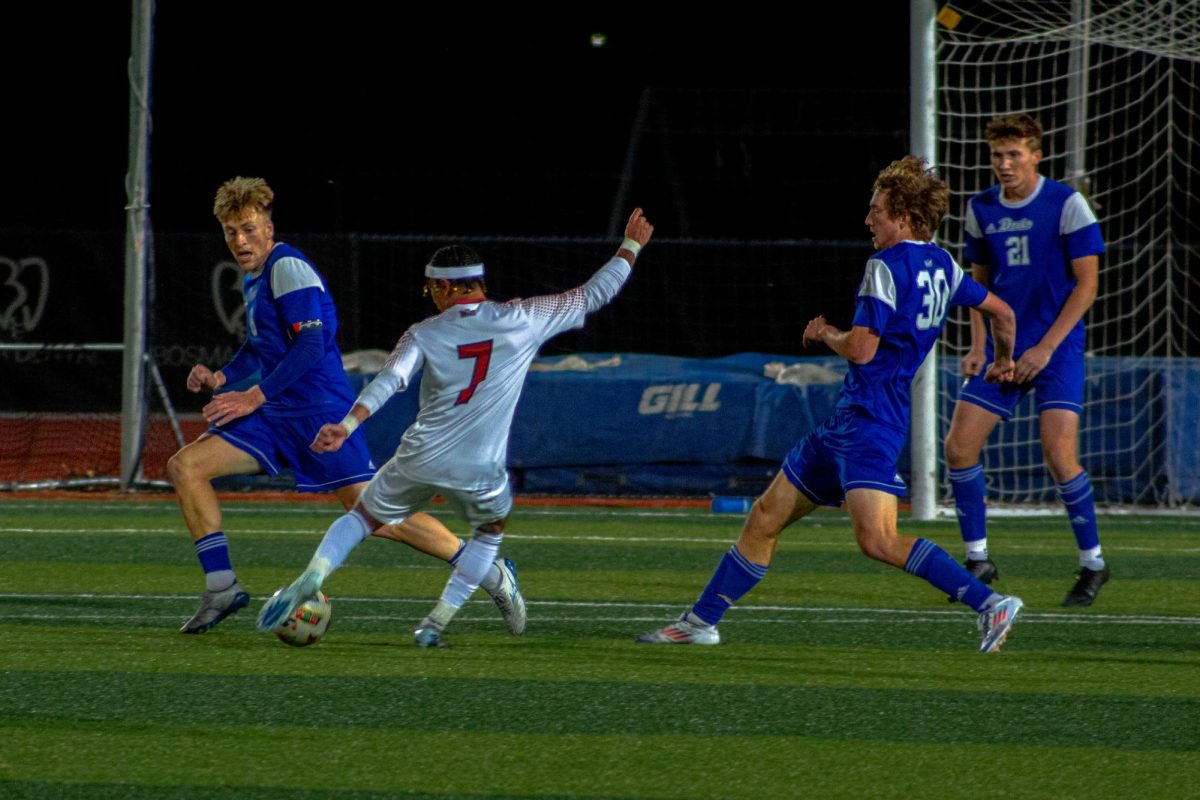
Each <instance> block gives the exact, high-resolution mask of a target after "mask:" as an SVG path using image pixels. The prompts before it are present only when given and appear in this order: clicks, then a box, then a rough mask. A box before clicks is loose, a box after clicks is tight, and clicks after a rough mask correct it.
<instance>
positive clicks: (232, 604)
mask: <svg viewBox="0 0 1200 800" xmlns="http://www.w3.org/2000/svg"><path fill="white" fill-rule="evenodd" d="M248 605H250V595H249V594H248V593H247V592H246V589H245V587H244V586H242V585H241V584H240V583H238V582H237V581H234V582H233V583H232V584H230V585H229V588H227V589H222V590H221V591H219V592H205V593H204V597H202V598H201V599H200V608H199V609H197V610H196V613H195V614H193V615H192V618H191V619H189V620H188V621H187V622H185V623H183V627H182V628H180V629H179V632H180V633H204V632H205V631H206V630H208V629H209V628H213V627H216V625H217V624H218V623H219V622H220V621H221V620H223V619H225V618H226V617H231V616H233V615H234V614H236V613H237V612H238V611H239V610H241V609H243V608H245V607H246V606H248Z"/></svg>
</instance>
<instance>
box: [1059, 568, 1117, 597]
mask: <svg viewBox="0 0 1200 800" xmlns="http://www.w3.org/2000/svg"><path fill="white" fill-rule="evenodd" d="M1108 575H1109V573H1108V566H1107V565H1106V566H1105V567H1104V569H1102V570H1100V571H1099V572H1097V571H1096V570H1093V569H1088V568H1087V567H1080V568H1079V576H1078V577H1077V578H1076V580H1075V586H1074V587H1073V588H1072V589H1071V591H1070V592H1068V593H1067V596H1066V597H1064V598H1063V601H1062V604H1063V605H1064V606H1090V605H1091V604H1092V601H1094V600H1095V599H1096V595H1098V594H1100V587H1101V586H1103V585H1104V584H1106V583H1108Z"/></svg>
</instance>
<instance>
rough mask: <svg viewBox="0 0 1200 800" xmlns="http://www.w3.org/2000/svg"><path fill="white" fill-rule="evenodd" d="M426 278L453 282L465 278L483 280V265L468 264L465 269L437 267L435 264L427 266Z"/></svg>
mask: <svg viewBox="0 0 1200 800" xmlns="http://www.w3.org/2000/svg"><path fill="white" fill-rule="evenodd" d="M425 277H426V278H447V279H449V280H452V281H455V280H461V279H463V278H482V277H483V264H482V263H479V264H468V265H467V266H465V267H435V266H434V265H433V264H426V265H425Z"/></svg>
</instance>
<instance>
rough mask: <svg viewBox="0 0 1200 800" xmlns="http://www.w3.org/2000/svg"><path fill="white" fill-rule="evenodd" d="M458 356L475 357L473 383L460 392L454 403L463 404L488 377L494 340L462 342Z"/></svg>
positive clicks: (472, 374)
mask: <svg viewBox="0 0 1200 800" xmlns="http://www.w3.org/2000/svg"><path fill="white" fill-rule="evenodd" d="M458 357H459V358H473V359H475V369H474V370H473V371H472V372H471V383H470V385H468V386H467V388H465V389H463V390H462V391H460V392H459V393H458V400H456V401H455V402H454V405H456V406H461V405H464V404H465V403H469V402H470V401H471V397H472V396H473V395H474V394H475V387H477V386H479V384H481V383H483V380H484V378H486V377H487V374H488V367H489V366H490V365H491V363H492V340H491V339H488V340H486V341H483V342H474V343H472V344H460V345H459V346H458Z"/></svg>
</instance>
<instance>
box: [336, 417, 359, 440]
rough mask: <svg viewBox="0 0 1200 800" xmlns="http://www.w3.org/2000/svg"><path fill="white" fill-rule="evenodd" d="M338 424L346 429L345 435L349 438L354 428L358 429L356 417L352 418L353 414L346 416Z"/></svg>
mask: <svg viewBox="0 0 1200 800" xmlns="http://www.w3.org/2000/svg"><path fill="white" fill-rule="evenodd" d="M338 424H339V425H341V426H342V427H343V428H345V429H346V435H347V436H349V435H350V434H352V433H354V431H355V429H356V428H358V426H359V421H358V417H356V416H354V415H353V414H347V415H346V416H345V417H344V418H343V419H342V421H341V422H339V423H338Z"/></svg>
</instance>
